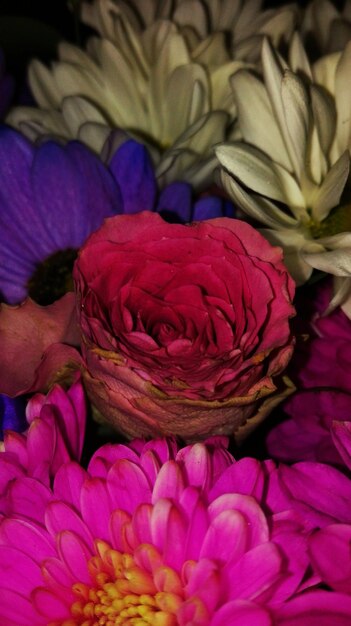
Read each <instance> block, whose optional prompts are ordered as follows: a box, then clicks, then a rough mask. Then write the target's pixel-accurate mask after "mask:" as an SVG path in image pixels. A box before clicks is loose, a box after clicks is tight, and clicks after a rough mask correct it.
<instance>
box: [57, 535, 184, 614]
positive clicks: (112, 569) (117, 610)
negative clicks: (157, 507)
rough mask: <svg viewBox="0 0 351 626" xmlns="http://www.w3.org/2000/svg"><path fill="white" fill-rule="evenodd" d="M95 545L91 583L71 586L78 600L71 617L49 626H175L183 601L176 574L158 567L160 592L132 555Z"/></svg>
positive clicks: (91, 563) (151, 548) (90, 562)
mask: <svg viewBox="0 0 351 626" xmlns="http://www.w3.org/2000/svg"><path fill="white" fill-rule="evenodd" d="M96 545H97V551H98V555H97V556H93V557H92V558H91V559H90V561H89V562H88V569H89V573H90V576H91V579H92V582H93V584H92V585H91V586H89V585H86V584H83V583H77V584H75V585H73V588H72V590H73V593H74V594H75V596H76V597H77V600H76V602H74V604H72V606H71V615H72V617H71V618H70V619H68V620H65V621H64V622H61V623H60V625H59V624H58V623H56V622H55V623H52V624H51V625H50V626H146V625H147V624H153V625H154V626H176V625H177V623H178V621H177V617H176V613H177V610H178V608H179V607H180V606H181V605H182V604H183V602H184V597H183V594H182V589H181V584H180V580H179V577H178V575H177V574H176V572H174V570H172V569H171V568H167V567H165V566H163V567H160V568H158V570H157V571H158V572H160V570H162V572H161V576H159V579H160V580H161V579H162V581H163V584H162V587H163V589H164V590H161V591H160V590H159V589H157V588H156V585H155V582H154V575H153V574H152V573H149V572H148V571H146V570H145V569H144V568H141V567H140V566H139V565H138V564H137V563H136V561H135V559H134V558H133V556H132V555H130V554H122V553H121V552H118V551H117V550H113V549H112V548H111V547H110V546H109V545H108V544H106V543H105V542H103V541H98V542H97V544H96ZM144 548H145V549H148V550H149V552H150V556H151V558H152V557H155V556H156V558H157V557H158V556H159V555H158V553H157V551H156V550H155V548H153V547H152V546H146V545H144ZM152 552H154V554H153V553H152ZM169 588H173V589H175V590H176V593H175V592H172V591H168V589H169Z"/></svg>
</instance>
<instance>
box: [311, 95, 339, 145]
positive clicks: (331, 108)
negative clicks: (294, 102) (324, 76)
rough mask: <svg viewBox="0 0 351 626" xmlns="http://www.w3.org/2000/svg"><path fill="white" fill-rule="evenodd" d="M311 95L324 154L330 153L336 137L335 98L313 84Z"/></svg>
mask: <svg viewBox="0 0 351 626" xmlns="http://www.w3.org/2000/svg"><path fill="white" fill-rule="evenodd" d="M310 95H311V104H312V110H313V117H314V121H315V124H316V128H317V133H318V138H319V141H320V146H321V148H322V150H323V152H324V154H328V152H329V150H330V147H331V145H332V142H333V140H334V137H335V128H336V111H335V104H334V100H333V99H332V98H331V96H329V94H327V93H326V92H325V91H324V90H322V89H321V87H319V86H318V85H311V87H310Z"/></svg>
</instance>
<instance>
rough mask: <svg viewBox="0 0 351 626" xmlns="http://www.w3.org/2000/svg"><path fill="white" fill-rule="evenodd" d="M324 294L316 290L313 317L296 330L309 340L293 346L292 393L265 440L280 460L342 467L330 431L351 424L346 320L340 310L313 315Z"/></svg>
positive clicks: (350, 324) (350, 347)
mask: <svg viewBox="0 0 351 626" xmlns="http://www.w3.org/2000/svg"><path fill="white" fill-rule="evenodd" d="M329 291H330V289H329V286H328V284H327V285H326V286H324V285H322V288H320V289H319V290H318V291H317V293H316V294H315V299H314V305H315V307H316V309H317V313H316V312H315V311H314V317H313V318H312V320H310V321H309V324H308V325H307V326H305V327H302V328H301V329H300V330H301V331H302V332H303V333H308V334H309V335H310V338H309V339H308V340H307V341H304V342H300V343H299V342H298V343H297V349H296V351H295V354H294V356H293V359H292V363H291V377H292V379H293V380H294V382H295V383H296V384H297V387H298V391H297V393H296V394H295V395H294V396H292V397H291V398H289V399H288V400H287V401H286V402H285V404H284V406H283V408H284V411H285V412H286V413H287V415H288V416H289V419H287V420H286V421H284V422H282V423H281V424H279V425H278V426H276V427H275V428H273V429H272V430H271V431H270V433H269V435H268V438H267V449H268V452H269V454H270V455H271V456H272V457H273V458H276V459H279V460H282V461H289V462H291V461H307V460H314V461H322V462H324V463H332V464H334V465H343V464H344V463H345V459H344V457H343V455H342V454H340V451H339V448H338V446H336V445H335V437H334V434H333V432H334V430H335V428H336V425H337V423H339V422H340V423H343V422H345V423H350V424H351V393H350V392H351V321H350V319H349V318H348V317H347V316H346V315H345V314H344V313H343V311H342V310H341V309H340V308H339V309H337V310H335V311H334V312H333V313H332V314H331V315H329V316H328V317H320V316H318V315H319V314H318V311H319V312H321V311H323V310H325V308H326V306H327V303H328V301H329V299H330V298H329ZM305 304H306V303H303V306H301V307H300V308H301V311H300V313H301V314H303V313H304V311H305ZM298 312H299V308H298ZM316 315H317V317H316Z"/></svg>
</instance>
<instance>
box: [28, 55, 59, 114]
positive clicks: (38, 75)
mask: <svg viewBox="0 0 351 626" xmlns="http://www.w3.org/2000/svg"><path fill="white" fill-rule="evenodd" d="M28 78H29V80H30V85H31V90H32V93H33V96H34V98H35V99H36V101H37V102H38V104H39V106H40V107H43V108H44V109H49V108H53V109H57V108H58V107H59V106H60V102H61V94H60V91H59V89H58V87H57V85H56V81H55V80H54V78H53V76H52V73H51V72H50V70H48V68H47V67H45V65H44V64H43V63H41V62H40V61H37V60H34V61H32V62H31V64H30V65H29V69H28Z"/></svg>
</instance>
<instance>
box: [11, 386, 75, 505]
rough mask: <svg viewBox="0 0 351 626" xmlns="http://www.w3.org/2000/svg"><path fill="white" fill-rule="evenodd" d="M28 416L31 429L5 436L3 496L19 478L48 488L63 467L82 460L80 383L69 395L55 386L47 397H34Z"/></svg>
mask: <svg viewBox="0 0 351 626" xmlns="http://www.w3.org/2000/svg"><path fill="white" fill-rule="evenodd" d="M26 416H27V421H28V423H29V428H28V430H27V431H26V432H25V433H22V434H21V433H17V432H14V431H10V430H8V431H6V432H5V437H4V451H3V452H1V454H0V495H1V494H3V493H4V492H5V491H6V489H7V487H8V484H9V482H10V481H11V480H13V479H14V478H18V477H30V478H31V479H33V478H35V479H38V480H40V483H41V485H47V486H48V485H50V482H51V480H52V479H53V477H54V476H55V474H56V472H57V471H58V469H59V468H60V467H61V466H62V465H63V464H64V463H66V462H67V461H70V460H77V461H79V460H80V457H81V453H82V446H83V439H84V430H85V400H84V392H83V387H82V384H81V382H80V380H76V381H75V382H74V384H73V385H72V386H71V388H70V389H69V390H68V391H67V392H65V391H64V390H63V389H62V388H61V387H60V386H59V385H55V386H54V387H53V388H52V390H51V391H50V392H49V393H48V395H47V396H44V395H42V394H37V395H35V396H33V398H32V399H31V400H30V401H29V402H28V404H27V409H26ZM40 488H42V487H40Z"/></svg>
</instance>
